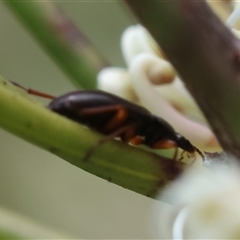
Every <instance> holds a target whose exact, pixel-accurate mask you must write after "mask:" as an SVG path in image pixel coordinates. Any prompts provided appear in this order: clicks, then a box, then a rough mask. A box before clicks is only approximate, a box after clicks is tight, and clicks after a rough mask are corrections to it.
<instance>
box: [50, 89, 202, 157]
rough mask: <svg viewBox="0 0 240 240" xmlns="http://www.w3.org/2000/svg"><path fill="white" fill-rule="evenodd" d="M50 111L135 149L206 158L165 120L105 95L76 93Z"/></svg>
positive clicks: (57, 101) (59, 99)
mask: <svg viewBox="0 0 240 240" xmlns="http://www.w3.org/2000/svg"><path fill="white" fill-rule="evenodd" d="M48 108H49V109H51V110H52V111H54V112H57V113H59V114H60V115H63V116H65V117H67V118H70V119H72V120H73V121H76V122H79V123H81V124H83V125H86V126H88V127H89V128H91V129H93V130H95V131H97V132H99V133H102V134H104V135H107V136H109V138H114V137H120V139H121V140H122V141H123V142H128V143H131V144H133V145H139V144H144V145H146V146H148V147H150V148H153V149H169V148H181V149H183V150H184V151H186V152H188V153H190V154H194V153H195V151H196V152H198V153H199V154H200V155H201V157H202V158H204V156H203V154H202V153H201V151H200V150H199V149H197V148H196V147H195V146H193V145H192V144H191V143H190V142H189V141H188V140H187V139H186V138H184V137H183V136H182V135H180V134H179V133H176V132H175V131H174V129H173V128H172V127H171V126H170V125H169V124H168V123H167V122H166V121H165V120H163V119H162V118H159V117H157V116H155V115H152V114H151V113H150V112H149V111H148V110H147V109H145V108H143V107H141V106H139V105H136V104H133V103H131V102H129V101H126V100H124V99H122V98H120V97H117V96H115V95H112V94H110V93H106V92H103V91H76V92H70V93H67V94H64V95H62V96H60V97H57V98H55V99H54V100H53V101H52V102H50V104H49V105H48Z"/></svg>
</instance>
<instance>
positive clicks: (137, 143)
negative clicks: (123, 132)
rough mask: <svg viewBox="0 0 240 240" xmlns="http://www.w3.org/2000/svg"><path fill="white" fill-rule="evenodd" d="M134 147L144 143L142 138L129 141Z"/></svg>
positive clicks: (137, 137)
mask: <svg viewBox="0 0 240 240" xmlns="http://www.w3.org/2000/svg"><path fill="white" fill-rule="evenodd" d="M129 143H131V144H132V145H140V144H143V143H144V139H143V138H142V137H141V136H135V137H133V138H131V139H130V140H129Z"/></svg>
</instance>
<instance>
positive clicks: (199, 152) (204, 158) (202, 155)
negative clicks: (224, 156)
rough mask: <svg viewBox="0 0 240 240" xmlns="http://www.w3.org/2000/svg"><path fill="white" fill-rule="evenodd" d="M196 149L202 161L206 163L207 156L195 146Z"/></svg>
mask: <svg viewBox="0 0 240 240" xmlns="http://www.w3.org/2000/svg"><path fill="white" fill-rule="evenodd" d="M194 149H195V151H196V152H197V153H198V154H199V155H200V156H201V158H202V160H203V161H205V160H206V157H205V155H204V154H203V153H202V152H201V151H200V150H199V149H198V148H196V147H195V146H194Z"/></svg>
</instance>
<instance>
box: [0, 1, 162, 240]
mask: <svg viewBox="0 0 240 240" xmlns="http://www.w3.org/2000/svg"><path fill="white" fill-rule="evenodd" d="M58 4H60V5H61V6H62V7H63V9H65V11H66V12H67V14H68V15H69V16H70V17H71V18H72V19H73V20H74V21H75V23H76V24H77V25H78V27H79V28H80V29H82V30H83V31H84V32H85V33H86V35H87V36H88V37H89V38H90V39H91V40H92V41H93V42H94V44H95V45H96V47H97V48H98V49H99V50H100V51H101V52H102V53H103V54H104V55H105V56H106V57H107V58H108V59H109V60H110V61H111V63H112V64H113V65H116V66H124V62H123V59H122V55H121V51H120V37H121V34H122V32H123V30H124V29H125V28H126V27H127V26H129V25H131V24H133V23H134V22H135V20H134V19H133V17H131V15H130V13H129V12H128V11H127V9H126V8H125V7H124V6H123V5H121V4H120V3H119V2H117V1H116V2H115V1H112V2H110V1H107V2H102V1H94V2H59V3H58ZM0 75H2V76H3V77H5V78H7V79H10V80H12V81H15V82H18V83H20V84H22V85H23V86H26V87H30V88H33V89H37V90H39V91H43V92H47V93H50V94H53V95H60V94H62V93H65V92H68V91H71V90H73V89H75V86H73V85H72V84H71V83H70V82H69V81H68V79H67V77H66V76H65V75H64V74H63V73H62V72H61V70H60V69H59V68H58V67H57V65H56V64H55V63H54V62H53V61H52V60H51V59H50V58H49V57H48V56H47V55H46V54H45V52H44V51H43V50H42V49H41V48H40V46H39V45H38V44H37V43H36V41H35V40H34V39H33V38H32V36H31V35H30V34H29V33H28V31H27V30H26V29H25V28H24V27H23V26H22V25H21V23H19V22H18V20H17V19H16V18H15V17H14V15H13V14H12V12H10V11H9V9H8V8H7V7H6V6H5V5H4V3H0ZM43 102H45V101H43ZM45 103H46V102H45ZM29 114H31V113H29ZM46 134H47V133H46ZM0 143H1V147H0V148H1V152H0V205H1V206H4V207H7V208H9V209H12V210H15V211H17V212H19V213H22V214H24V215H26V216H27V217H29V218H32V219H34V220H35V221H37V222H39V223H42V224H44V225H46V226H48V227H49V228H53V229H57V230H60V231H61V232H65V233H69V234H70V235H71V236H76V237H78V238H105V239H106V238H109V239H113V238H124V239H126V238H128V239H136V238H138V239H147V238H148V239H149V238H154V233H153V232H152V231H153V227H152V226H150V225H151V224H150V219H151V214H152V205H153V203H154V204H156V201H154V200H151V199H148V198H146V197H143V196H141V195H138V194H136V193H133V192H130V191H128V190H125V189H123V188H121V187H118V186H116V185H114V184H111V183H109V182H106V181H104V180H102V179H99V178H97V177H95V176H92V175H90V174H88V173H86V172H84V171H82V170H80V169H78V168H76V167H74V166H72V165H70V164H69V163H67V162H65V161H64V160H61V159H59V158H58V157H56V156H54V155H51V154H50V153H48V152H45V151H43V150H41V149H38V148H37V147H35V146H32V145H31V144H29V143H27V142H25V141H23V140H21V139H19V138H17V137H15V136H13V135H11V134H9V133H7V132H5V131H4V130H0ZM157 204H160V203H157ZM36 237H37V236H36Z"/></svg>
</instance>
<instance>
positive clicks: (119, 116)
mask: <svg viewBox="0 0 240 240" xmlns="http://www.w3.org/2000/svg"><path fill="white" fill-rule="evenodd" d="M108 112H116V113H115V115H114V116H113V117H112V118H111V119H110V120H109V121H108V122H107V123H106V125H105V126H104V128H103V130H104V132H110V131H111V130H114V129H116V128H118V127H119V126H120V125H121V124H122V123H123V122H124V121H125V120H126V118H127V116H128V112H127V110H126V109H125V108H124V107H122V106H121V105H111V106H102V107H93V108H84V109H81V110H80V111H79V115H80V116H88V115H96V114H100V113H108Z"/></svg>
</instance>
